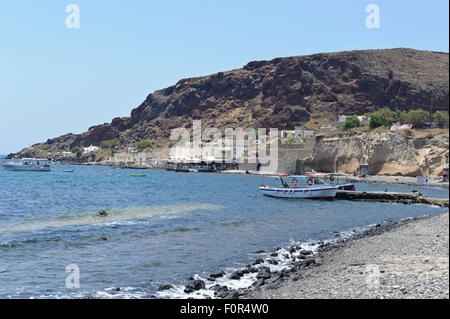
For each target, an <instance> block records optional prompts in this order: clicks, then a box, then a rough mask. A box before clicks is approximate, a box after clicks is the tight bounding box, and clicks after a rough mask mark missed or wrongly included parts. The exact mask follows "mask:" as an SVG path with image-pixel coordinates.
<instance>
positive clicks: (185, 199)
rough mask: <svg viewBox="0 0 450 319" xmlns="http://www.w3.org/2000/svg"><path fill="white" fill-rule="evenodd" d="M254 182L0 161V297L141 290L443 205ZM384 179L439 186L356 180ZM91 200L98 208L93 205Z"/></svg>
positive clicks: (431, 191) (435, 191) (434, 192)
mask: <svg viewBox="0 0 450 319" xmlns="http://www.w3.org/2000/svg"><path fill="white" fill-rule="evenodd" d="M65 169H74V172H73V173H64V172H63V170H65ZM133 173H136V174H147V176H146V177H131V176H130V175H131V174H133ZM261 182H262V178H261V177H257V176H252V175H229V174H196V173H174V172H166V171H158V170H146V171H142V170H116V169H111V168H105V167H85V166H54V167H53V170H52V172H49V173H44V172H43V173H33V172H10V171H6V170H4V169H0V195H1V199H0V297H1V298H31V297H34V298H70V297H82V296H85V295H92V296H97V297H114V296H115V295H114V293H113V292H112V289H113V288H116V287H120V288H121V292H120V293H117V294H116V296H117V297H121V298H123V297H138V298H140V297H149V296H151V295H153V294H154V293H155V291H156V289H157V287H158V286H159V285H160V284H166V283H171V284H175V285H177V284H183V283H186V279H187V278H188V277H190V276H192V275H194V274H202V273H204V272H206V273H211V272H216V271H218V270H222V269H224V268H227V267H237V266H239V265H242V264H246V263H248V262H249V261H251V260H252V259H253V258H254V257H255V256H254V255H253V252H255V251H256V250H258V249H267V250H271V249H273V247H275V246H280V245H288V244H289V243H290V242H292V241H296V242H297V241H298V242H302V241H307V240H310V239H324V238H332V237H334V236H335V232H340V231H346V230H351V229H354V228H357V227H363V226H366V225H369V224H373V223H377V222H382V221H386V220H398V219H402V218H406V217H415V216H422V215H433V214H438V213H441V212H443V211H444V209H441V208H438V207H434V206H423V205H400V204H387V203H364V202H348V201H333V202H330V201H308V200H282V199H275V198H266V197H263V196H261V194H260V193H259V190H258V186H259V185H260V184H261ZM384 188H388V190H389V191H407V192H409V191H411V190H413V189H416V190H418V191H420V192H421V193H424V194H426V195H428V196H432V197H448V190H443V189H439V188H431V187H416V186H406V185H376V184H370V185H369V184H358V185H357V189H358V190H383V189H384ZM101 209H105V210H107V211H108V213H109V215H108V216H107V217H98V216H96V215H95V213H96V212H97V211H99V210H101ZM69 264H76V265H78V266H79V269H80V288H78V289H68V288H66V286H65V281H66V277H67V276H68V273H67V272H66V271H65V270H66V267H67V266H68V265H69Z"/></svg>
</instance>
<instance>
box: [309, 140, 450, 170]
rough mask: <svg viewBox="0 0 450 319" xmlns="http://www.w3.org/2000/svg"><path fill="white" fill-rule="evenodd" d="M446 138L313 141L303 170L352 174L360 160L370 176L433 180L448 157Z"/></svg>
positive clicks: (357, 168) (357, 167)
mask: <svg viewBox="0 0 450 319" xmlns="http://www.w3.org/2000/svg"><path fill="white" fill-rule="evenodd" d="M448 142H449V136H448V132H447V134H438V135H432V134H428V135H426V136H422V137H413V136H408V133H406V132H383V133H362V134H355V133H347V134H344V133H343V134H340V135H338V136H334V137H317V139H316V144H315V146H314V151H313V155H312V156H311V157H310V158H308V159H305V160H304V163H303V168H304V169H305V170H306V169H309V168H314V169H316V170H318V169H319V170H324V171H330V172H331V171H334V172H339V173H348V174H353V173H357V172H358V170H359V164H360V162H361V161H362V159H363V158H364V157H366V158H367V159H368V163H369V174H370V175H395V176H418V175H427V176H437V175H438V174H439V173H440V172H441V171H442V169H443V167H444V165H445V162H446V159H447V160H448V156H449V149H448V147H449V144H448Z"/></svg>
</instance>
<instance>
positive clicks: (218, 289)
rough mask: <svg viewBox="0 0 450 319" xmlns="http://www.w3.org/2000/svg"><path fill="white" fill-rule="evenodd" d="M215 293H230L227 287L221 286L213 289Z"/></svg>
mask: <svg viewBox="0 0 450 319" xmlns="http://www.w3.org/2000/svg"><path fill="white" fill-rule="evenodd" d="M213 290H214V293H219V292H221V291H225V292H227V293H228V287H227V286H221V285H215V286H214V287H213Z"/></svg>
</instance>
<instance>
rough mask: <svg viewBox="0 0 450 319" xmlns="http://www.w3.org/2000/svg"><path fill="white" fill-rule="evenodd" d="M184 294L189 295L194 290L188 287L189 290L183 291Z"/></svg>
mask: <svg viewBox="0 0 450 319" xmlns="http://www.w3.org/2000/svg"><path fill="white" fill-rule="evenodd" d="M184 292H185V293H187V294H190V293H191V292H194V289H193V288H191V287H189V288H186V289H184Z"/></svg>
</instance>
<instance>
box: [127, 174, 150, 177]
mask: <svg viewBox="0 0 450 319" xmlns="http://www.w3.org/2000/svg"><path fill="white" fill-rule="evenodd" d="M131 176H133V177H145V176H147V175H145V174H131Z"/></svg>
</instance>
